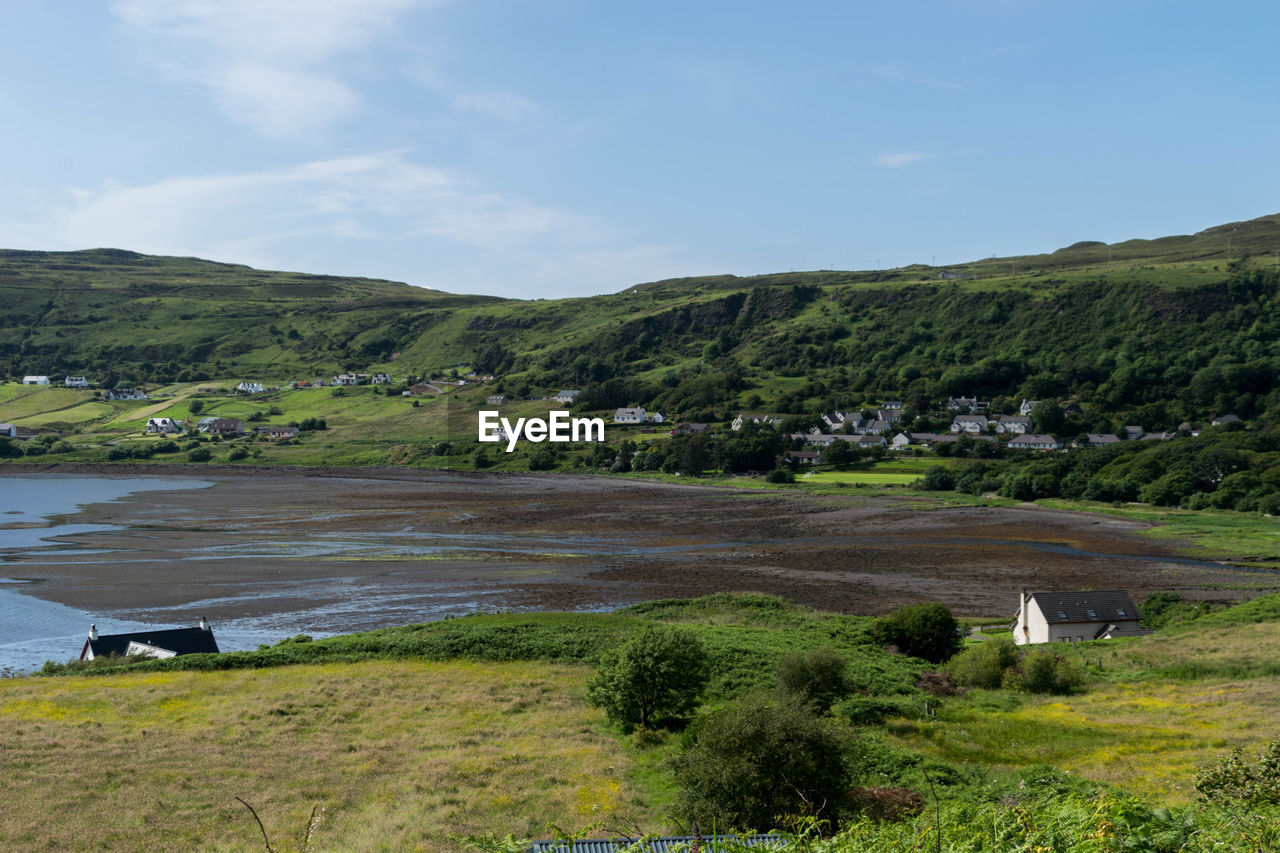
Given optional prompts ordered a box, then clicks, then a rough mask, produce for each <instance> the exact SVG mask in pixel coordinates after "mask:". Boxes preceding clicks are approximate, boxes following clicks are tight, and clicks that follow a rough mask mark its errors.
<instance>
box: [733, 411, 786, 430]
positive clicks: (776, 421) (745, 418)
mask: <svg viewBox="0 0 1280 853" xmlns="http://www.w3.org/2000/svg"><path fill="white" fill-rule="evenodd" d="M747 424H765V425H766V426H771V427H773V428H774V429H777V428H778V427H780V426H782V418H780V417H778V416H777V415H738V416H737V417H736V418H734V419H733V423H731V424H729V429H731V430H733V431H734V432H737V431H738V430H740V429H742V428H743V427H744V426H746V425H747Z"/></svg>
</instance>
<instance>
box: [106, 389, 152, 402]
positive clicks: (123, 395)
mask: <svg viewBox="0 0 1280 853" xmlns="http://www.w3.org/2000/svg"><path fill="white" fill-rule="evenodd" d="M102 396H103V398H104V399H106V400H145V399H147V395H146V393H145V392H143V391H142V390H140V389H138V388H109V389H107V390H106V391H105V392H103V394H102Z"/></svg>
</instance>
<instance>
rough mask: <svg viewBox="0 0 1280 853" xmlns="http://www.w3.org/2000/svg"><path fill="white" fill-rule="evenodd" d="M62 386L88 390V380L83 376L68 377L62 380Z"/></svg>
mask: <svg viewBox="0 0 1280 853" xmlns="http://www.w3.org/2000/svg"><path fill="white" fill-rule="evenodd" d="M62 384H63V385H64V386H66V387H67V388H88V387H89V380H88V379H85V378H84V377H83V376H68V377H67V378H66V379H63V380H62Z"/></svg>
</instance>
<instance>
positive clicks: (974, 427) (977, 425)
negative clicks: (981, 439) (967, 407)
mask: <svg viewBox="0 0 1280 853" xmlns="http://www.w3.org/2000/svg"><path fill="white" fill-rule="evenodd" d="M986 428H987V417H986V415H956V416H955V419H954V420H952V421H951V431H952V432H957V433H958V432H967V433H969V434H970V435H977V434H978V433H980V432H983V431H985V430H986Z"/></svg>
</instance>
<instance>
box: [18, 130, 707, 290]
mask: <svg viewBox="0 0 1280 853" xmlns="http://www.w3.org/2000/svg"><path fill="white" fill-rule="evenodd" d="M25 220H26V221H27V222H31V223H37V222H38V223H39V226H40V227H39V228H37V229H34V230H35V231H42V232H43V233H44V234H46V235H55V237H54V238H53V239H50V238H49V237H48V236H46V237H45V239H43V240H38V241H34V242H32V243H30V244H31V245H36V246H40V247H43V248H51V249H82V248H91V247H100V246H112V247H119V248H127V249H132V250H135V251H140V252H146V253H150V254H164V255H180V256H188V255H190V256H198V257H205V258H211V259H214V260H220V261H228V262H236V263H244V264H249V265H251V266H257V267H264V268H272V269H301V270H307V271H311V272H335V271H336V272H346V273H351V274H362V275H377V276H385V277H391V278H401V279H404V280H408V281H411V282H413V283H415V284H430V285H431V286H433V287H439V288H441V289H446V290H449V289H467V290H472V291H479V292H488V293H498V294H503V295H512V296H528V295H530V294H531V293H539V292H542V293H555V294H556V295H570V294H585V293H598V292H604V291H606V290H611V289H615V290H616V289H619V288H621V287H624V286H626V285H629V284H633V283H635V282H637V281H646V280H651V279H655V278H664V277H669V276H672V275H676V274H684V275H687V274H691V273H690V272H689V271H690V269H693V270H694V272H699V271H704V270H702V269H701V267H700V266H699V265H698V264H696V262H693V261H691V259H690V258H688V257H684V256H681V255H680V253H678V252H676V251H673V250H671V249H669V248H667V247H662V246H654V245H638V244H636V243H635V242H633V241H631V240H629V239H628V237H627V236H626V235H625V234H623V233H621V232H620V231H618V230H617V229H616V228H614V227H613V226H611V225H610V224H609V223H607V222H603V221H601V220H598V219H595V218H593V217H590V216H585V215H582V214H580V213H576V212H574V211H570V210H565V209H562V208H558V207H554V206H549V205H544V204H539V203H537V202H534V201H531V200H529V199H526V198H522V197H520V196H517V195H513V194H510V193H503V192H499V191H495V190H492V189H490V188H487V187H484V186H482V185H479V184H478V183H477V182H475V181H474V180H472V179H470V178H468V177H466V176H464V175H460V174H457V173H454V172H450V171H448V170H445V169H439V168H434V167H431V166H424V165H421V164H417V163H414V162H411V161H410V160H409V159H407V156H406V154H405V152H401V151H391V152H380V153H374V154H368V155H361V156H353V157H344V158H335V159H328V160H317V161H313V162H309V163H303V164H300V165H296V166H291V167H287V168H282V169H274V170H263V171H252V172H242V173H234V174H214V175H197V176H182V177H173V178H168V179H165V180H161V181H157V182H154V183H150V184H145V185H140V186H124V185H120V184H115V183H111V184H106V185H103V186H101V187H98V188H96V189H89V190H83V189H82V190H74V191H71V192H70V194H69V196H68V197H67V199H66V201H65V202H64V203H63V204H62V205H61V206H60V207H58V208H57V209H52V210H51V209H45V210H43V211H40V212H38V213H37V214H36V215H32V216H29V217H25ZM11 225H12V223H9V224H6V223H3V222H0V233H2V232H7V231H9V230H10V226H11ZM316 238H320V240H319V245H323V246H324V247H325V249H324V251H327V252H330V253H331V254H330V255H327V256H323V257H321V256H318V255H317V254H316V249H315V248H314V247H315V246H316V245H317V239H316ZM334 258H337V259H339V260H338V261H337V262H338V263H339V264H340V265H341V269H334V268H332V264H333V263H334V261H333V259H334ZM371 259H373V260H372V261H371ZM705 271H707V272H711V271H712V270H705Z"/></svg>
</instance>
